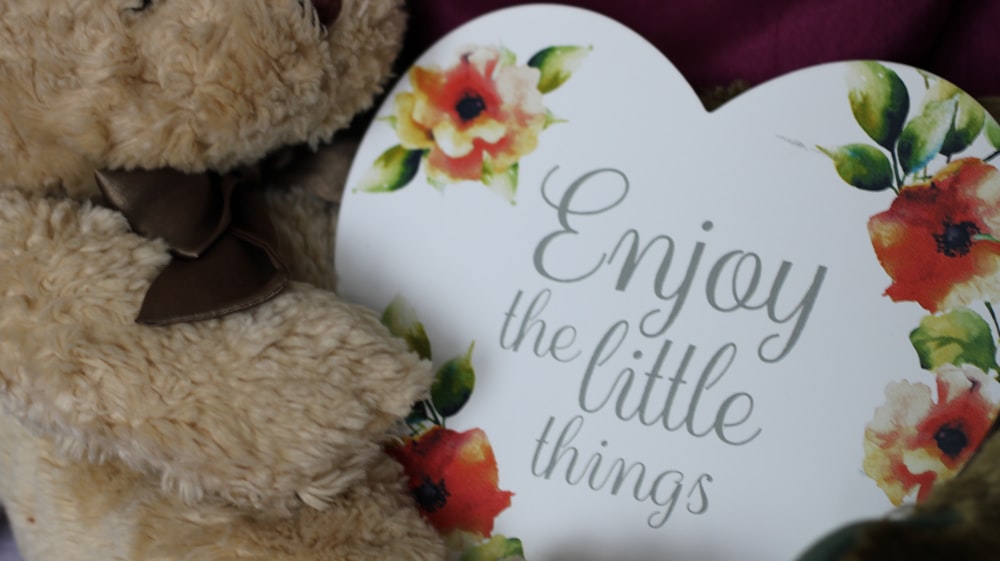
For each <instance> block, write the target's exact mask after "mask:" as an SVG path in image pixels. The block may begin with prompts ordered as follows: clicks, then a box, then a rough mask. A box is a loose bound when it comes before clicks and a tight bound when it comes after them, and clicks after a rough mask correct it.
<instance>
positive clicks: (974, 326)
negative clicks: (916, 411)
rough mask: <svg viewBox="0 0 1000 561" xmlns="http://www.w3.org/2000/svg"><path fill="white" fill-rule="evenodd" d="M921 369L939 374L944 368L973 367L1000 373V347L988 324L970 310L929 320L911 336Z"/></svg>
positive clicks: (932, 317) (931, 317)
mask: <svg viewBox="0 0 1000 561" xmlns="http://www.w3.org/2000/svg"><path fill="white" fill-rule="evenodd" d="M910 342H911V343H912V344H913V348H914V349H915V350H916V351H917V356H918V357H919V358H920V366H921V368H924V369H926V370H932V371H933V370H936V369H937V368H939V367H940V366H942V365H944V364H954V365H955V366H960V365H962V364H972V365H974V366H977V367H979V369H980V370H982V371H983V372H989V371H990V370H994V371H997V370H1000V367H998V366H997V361H996V355H997V347H996V343H995V342H994V341H993V334H992V333H991V332H990V326H989V324H988V323H986V320H984V319H983V318H982V316H980V315H979V314H977V313H975V312H973V311H972V310H969V309H966V308H959V309H957V310H954V311H951V312H948V313H946V314H942V315H939V316H927V317H925V318H924V319H922V320H921V321H920V327H918V328H916V329H914V330H913V331H912V332H911V333H910Z"/></svg>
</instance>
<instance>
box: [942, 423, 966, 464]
mask: <svg viewBox="0 0 1000 561" xmlns="http://www.w3.org/2000/svg"><path fill="white" fill-rule="evenodd" d="M934 440H935V441H937V445H938V449H940V450H941V452H943V453H944V454H945V455H946V456H948V457H949V458H952V459H954V458H957V457H958V455H959V454H961V453H962V451H963V450H965V447H966V446H968V445H969V437H968V436H966V435H965V432H963V431H962V427H960V426H958V425H944V426H943V427H941V428H939V429H938V431H937V432H936V433H934Z"/></svg>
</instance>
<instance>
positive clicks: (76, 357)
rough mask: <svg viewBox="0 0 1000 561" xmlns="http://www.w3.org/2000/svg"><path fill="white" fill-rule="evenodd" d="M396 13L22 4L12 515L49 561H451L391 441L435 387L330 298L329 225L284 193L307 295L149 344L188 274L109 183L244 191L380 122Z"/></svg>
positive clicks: (8, 47)
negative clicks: (208, 178) (238, 184)
mask: <svg viewBox="0 0 1000 561" xmlns="http://www.w3.org/2000/svg"><path fill="white" fill-rule="evenodd" d="M403 27H404V14H403V12H402V7H401V2H400V1H399V0H344V1H343V6H342V9H341V12H340V16H339V18H338V19H337V20H336V21H335V22H334V23H333V24H332V25H331V26H330V27H329V28H327V27H326V26H324V25H322V24H321V23H320V21H319V20H318V18H317V15H316V11H315V9H314V7H313V6H312V5H311V4H310V3H309V2H308V1H298V0H152V1H148V0H146V1H144V0H33V1H31V2H25V1H22V0H0V263H2V266H0V389H2V392H0V402H2V404H3V414H2V415H0V500H2V502H3V506H4V508H5V509H6V510H7V515H8V518H9V519H10V522H11V524H12V526H13V528H14V531H15V535H16V538H17V540H18V544H19V547H20V548H21V549H22V553H23V555H24V557H25V559H26V560H27V561H55V560H59V561H62V560H67V559H73V560H80V561H91V560H92V561H107V560H109V559H120V560H127V561H138V560H179V559H185V560H191V561H194V560H205V561H219V560H229V559H241V560H243V559H247V560H265V559H267V560H293V559H294V560H301V561H305V560H315V561H321V560H335V559H336V560H345V559H351V560H364V559H401V560H407V559H413V560H432V559H438V558H441V556H442V555H443V550H442V546H441V543H440V540H439V538H438V537H437V536H436V534H435V533H434V532H433V530H432V529H430V528H429V527H428V525H427V524H426V523H425V522H424V521H423V520H422V519H421V518H420V516H419V515H418V513H417V511H416V509H415V507H414V505H413V503H412V501H411V499H410V498H409V497H408V496H407V494H406V491H405V489H404V486H403V485H402V483H401V474H400V469H399V467H398V466H397V465H396V464H394V463H393V462H391V461H390V460H388V459H387V458H386V457H385V455H384V454H383V453H382V444H384V442H385V439H386V438H387V436H386V435H387V432H388V430H389V429H390V428H391V426H392V425H393V424H394V423H395V422H396V421H397V420H398V419H399V418H400V417H401V416H403V415H405V414H406V413H407V412H408V411H409V407H410V404H411V403H412V402H414V401H415V400H417V399H420V398H421V397H423V396H424V394H425V392H426V388H427V385H428V384H429V382H430V376H431V372H430V368H429V366H428V365H427V364H426V363H425V362H422V361H420V360H419V359H418V358H417V357H416V356H415V355H413V354H411V353H409V352H408V351H407V350H406V348H405V345H404V344H403V343H402V342H401V341H398V340H396V339H394V338H392V337H391V336H389V334H388V333H387V332H386V330H385V329H384V328H383V327H382V326H381V325H380V324H379V322H378V319H377V317H376V316H375V315H374V314H373V313H372V312H370V311H369V310H366V309H362V308H360V307H357V306H354V305H350V304H347V303H345V302H343V301H341V300H339V299H338V297H337V296H336V295H335V294H334V293H333V292H331V290H330V289H331V288H332V286H333V283H334V278H333V271H332V262H331V260H332V244H333V236H332V233H333V223H332V219H333V218H332V212H331V211H332V206H331V204H330V203H328V202H326V201H323V200H321V199H319V198H316V197H314V196H313V195H312V194H311V192H310V190H308V189H306V188H297V187H294V186H293V187H292V188H291V189H285V190H282V191H277V192H274V193H271V195H270V202H271V206H272V209H273V210H272V218H273V220H274V222H275V229H276V230H277V232H278V234H279V237H280V244H279V248H280V252H281V253H282V254H283V256H284V258H285V259H286V260H287V261H288V262H289V265H290V271H291V275H292V279H293V282H292V283H291V286H290V287H289V288H288V289H287V290H286V291H285V292H284V293H283V294H282V295H280V296H279V297H277V298H276V299H274V300H272V301H270V302H268V303H265V304H263V305H261V306H259V307H256V308H253V309H251V310H248V311H245V312H239V313H236V314H232V315H229V316H225V317H223V318H220V319H212V320H207V321H202V322H196V323H182V324H177V325H173V326H169V327H146V326H140V325H137V324H136V323H135V321H134V320H135V317H136V315H137V312H138V309H139V306H140V304H141V302H142V299H143V295H144V294H145V291H146V288H147V287H148V286H149V284H150V282H151V280H152V279H153V278H154V277H155V276H156V275H157V274H158V272H159V271H160V270H161V269H162V268H163V267H165V266H166V264H167V263H168V262H169V261H170V259H171V256H170V254H169V252H168V249H167V247H166V245H165V244H164V243H163V242H162V241H160V240H154V239H147V238H144V237H141V236H138V235H136V234H134V233H132V232H131V231H130V229H129V227H128V224H127V222H126V220H125V219H124V217H123V216H122V215H121V214H119V213H118V212H116V211H113V210H111V209H109V208H105V207H104V206H102V204H101V203H100V201H99V198H98V192H97V190H96V185H95V182H94V172H95V170H98V169H103V168H121V169H153V168H161V167H171V168H175V169H178V170H181V171H186V172H200V171H205V170H214V171H219V172H225V171H228V170H231V169H234V168H236V167H239V166H244V165H248V164H254V163H256V162H258V161H259V160H260V159H261V158H262V157H264V156H265V155H266V154H268V153H271V152H273V151H274V150H275V149H277V148H280V147H283V146H287V145H292V144H298V143H306V144H307V145H312V146H314V147H315V146H316V145H317V144H318V143H320V142H322V141H327V140H329V139H330V137H331V136H332V135H333V133H334V132H335V131H336V130H338V129H339V128H341V127H343V126H344V125H346V124H347V123H348V122H350V120H351V118H352V117H353V116H354V115H355V114H357V113H358V112H359V111H362V110H363V109H365V108H367V107H368V106H369V105H370V103H371V102H372V99H373V96H374V95H375V94H376V93H377V92H378V91H379V88H380V87H381V85H382V84H383V83H384V81H385V79H386V77H387V74H388V72H389V68H390V64H391V62H392V60H393V57H394V56H395V54H396V52H397V49H398V48H399V44H400V39H401V35H402V32H403Z"/></svg>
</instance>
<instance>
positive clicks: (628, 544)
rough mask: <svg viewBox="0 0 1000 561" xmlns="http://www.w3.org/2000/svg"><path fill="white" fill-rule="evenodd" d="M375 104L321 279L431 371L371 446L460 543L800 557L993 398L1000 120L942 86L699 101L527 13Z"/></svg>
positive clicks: (495, 18) (615, 32) (572, 554)
mask: <svg viewBox="0 0 1000 561" xmlns="http://www.w3.org/2000/svg"><path fill="white" fill-rule="evenodd" d="M379 117H381V118H380V119H379V120H377V121H376V122H375V123H374V124H373V125H372V127H371V129H370V131H369V132H368V134H367V135H366V137H365V139H364V141H363V143H362V145H361V148H360V151H359V152H358V154H357V156H356V159H355V168H354V169H353V170H352V172H351V175H350V177H349V178H348V183H347V188H346V191H347V192H346V193H345V198H344V203H343V208H342V211H341V217H340V225H339V231H338V242H337V249H336V251H337V268H338V271H339V275H340V292H341V294H342V295H343V296H344V297H345V298H347V299H349V300H353V301H358V302H361V303H364V304H367V305H369V306H371V307H373V308H375V309H378V310H385V316H384V319H385V321H386V323H387V324H388V325H389V326H390V328H391V329H392V330H393V331H394V332H395V333H397V334H399V335H401V336H404V337H406V338H407V340H408V341H409V342H410V344H411V345H412V346H413V348H415V349H416V350H418V351H420V352H422V353H423V354H424V355H425V356H428V357H430V358H431V359H432V360H433V361H434V362H435V364H436V365H437V366H438V367H439V368H440V370H439V372H438V380H437V382H436V383H435V386H434V388H433V395H432V399H431V400H429V401H428V402H427V403H422V404H419V406H418V407H417V408H416V409H415V412H414V414H413V415H412V416H411V417H410V419H409V426H408V427H407V430H405V431H404V433H405V434H406V435H408V436H407V437H406V438H405V439H404V440H403V444H402V445H401V446H400V447H399V448H398V449H396V450H395V452H394V453H395V454H396V455H397V457H399V458H400V459H401V461H402V462H403V463H404V464H405V465H406V466H407V468H408V470H409V473H410V482H411V486H412V487H413V489H414V491H415V493H416V494H417V498H418V501H419V502H420V504H421V505H422V507H423V508H424V509H425V511H426V512H427V514H428V518H429V519H430V520H431V521H432V523H434V524H435V526H437V527H438V528H439V529H440V530H441V531H442V532H444V533H445V534H446V535H448V536H449V539H450V541H451V543H452V544H453V545H454V546H455V547H457V548H468V554H467V555H468V556H467V557H466V558H467V559H483V560H486V559H490V560H492V559H511V558H517V557H518V556H523V557H524V558H526V559H530V560H532V561H545V560H557V559H570V558H572V559H585V560H586V559H606V558H616V559H624V560H627V561H643V560H646V559H686V560H700V561H723V560H730V559H767V560H774V559H792V558H794V557H795V555H796V554H797V553H799V552H800V551H801V550H802V549H803V548H805V547H806V546H807V545H809V543H811V542H812V541H814V540H815V539H817V538H818V537H819V536H821V535H823V534H824V533H826V532H828V531H830V530H831V529H833V528H834V527H835V526H838V525H840V524H842V523H844V522H847V521H850V520H854V519H856V518H860V517H872V516H881V515H884V514H886V513H887V512H888V511H890V510H891V509H892V508H893V507H894V505H899V504H903V503H906V502H912V501H915V500H919V498H920V497H922V496H924V495H925V494H926V493H927V492H929V491H930V489H931V488H932V487H933V485H934V483H935V482H938V481H941V480H943V479H945V478H948V477H951V476H952V475H954V474H955V473H956V472H957V470H958V469H959V468H960V466H961V465H962V464H963V463H964V462H965V461H966V460H967V459H968V457H969V456H970V455H971V453H972V452H973V451H974V450H975V448H976V446H978V444H979V442H980V441H981V440H982V438H983V436H984V434H985V431H986V429H987V428H988V427H989V425H990V423H991V421H992V418H993V416H994V415H995V414H996V411H997V404H998V391H997V386H998V383H997V381H996V377H997V371H998V367H997V364H996V344H995V341H996V339H997V333H996V329H997V328H996V320H995V317H994V315H993V312H992V310H993V308H992V305H991V302H992V301H993V300H995V299H996V295H998V294H1000V274H998V270H1000V242H998V241H997V239H996V238H995V237H994V236H998V237H1000V230H998V229H1000V174H998V173H997V171H996V169H995V168H994V167H993V164H994V163H995V162H992V160H993V158H994V157H995V156H996V151H997V147H998V146H1000V128H998V127H997V125H996V122H995V121H993V119H992V118H990V117H989V115H988V114H986V113H985V112H984V111H983V110H982V108H981V107H980V106H979V105H978V104H976V103H975V102H974V101H973V100H972V99H971V98H970V97H969V96H967V95H966V94H964V93H963V92H961V91H960V90H958V89H957V88H955V87H954V86H952V85H951V84H949V83H948V82H946V81H944V80H942V79H940V78H937V77H935V76H932V75H929V74H927V73H924V72H921V71H919V70H917V69H913V68H909V67H905V66H899V65H892V64H888V63H877V62H872V61H859V62H850V63H838V64H830V65H824V66H819V67H814V68H810V69H807V70H804V71H800V72H797V73H794V74H790V75H787V76H784V77H782V78H780V79H777V80H775V81H772V82H769V83H766V84H764V85H762V86H759V87H757V88H755V89H753V90H751V91H749V92H746V93H744V94H742V95H740V96H739V97H738V98H736V99H735V100H733V101H731V102H730V103H728V104H726V105H724V106H723V107H722V108H720V109H718V110H716V111H714V112H711V113H709V112H707V111H706V110H705V109H704V107H703V106H702V105H701V104H700V102H699V100H698V98H697V96H696V95H695V93H694V92H693V90H692V89H691V88H690V86H689V85H688V84H687V83H686V81H685V80H684V78H683V76H681V75H680V74H679V73H678V72H677V70H676V69H675V68H674V67H673V66H672V65H671V63H670V62H669V61H668V60H667V59H665V58H664V57H663V56H662V55H661V54H660V53H659V52H658V51H656V50H655V49H654V48H653V47H652V46H651V45H649V44H648V43H646V42H645V41H644V40H643V39H641V38H640V37H638V36H637V35H636V34H634V33H633V32H631V31H629V30H628V29H626V28H624V27H623V26H621V25H619V24H617V23H616V22H614V21H611V20H609V19H607V18H604V17H602V16H599V15H596V14H593V13H590V12H586V11H583V10H579V9H573V8H567V7H557V6H551V5H537V6H526V7H520V8H514V9H508V10H503V11H500V12H496V13H493V14H491V15H488V16H486V17H483V18H480V19H478V20H476V21H474V22H471V23H469V24H467V25H465V26H464V27H462V28H460V29H458V30H456V31H455V32H453V33H452V34H451V35H449V36H448V37H446V38H445V39H443V40H442V41H441V42H440V43H438V44H437V45H436V46H435V47H433V48H432V49H431V50H430V51H428V52H427V53H426V54H425V55H424V56H423V57H422V58H421V59H420V60H419V61H418V62H417V64H416V66H415V67H414V68H413V69H411V70H410V72H408V73H407V74H406V75H405V76H404V77H403V78H402V79H401V81H400V83H399V84H398V85H397V87H396V88H395V90H394V91H393V92H392V93H391V94H390V96H389V97H388V98H387V102H386V104H385V106H384V107H382V109H381V110H380V112H379ZM515 538H516V539H515Z"/></svg>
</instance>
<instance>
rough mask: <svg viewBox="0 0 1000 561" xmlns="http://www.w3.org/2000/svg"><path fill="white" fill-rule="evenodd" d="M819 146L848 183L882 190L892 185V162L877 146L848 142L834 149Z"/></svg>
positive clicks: (862, 187)
mask: <svg viewBox="0 0 1000 561" xmlns="http://www.w3.org/2000/svg"><path fill="white" fill-rule="evenodd" d="M817 148H819V150H820V151H821V152H823V153H824V154H826V155H827V156H829V157H830V159H831V160H833V165H834V167H836V169H837V174H838V175H840V177H841V179H843V180H844V181H846V182H847V184H848V185H853V186H854V187H857V188H858V189H863V190H865V191H882V190H884V189H888V188H890V187H892V177H893V176H892V163H890V162H889V158H888V157H887V156H886V155H885V153H884V152H882V151H881V150H879V149H878V148H876V147H875V146H869V145H867V144H847V145H844V146H840V147H837V148H832V149H830V148H823V147H822V146H817Z"/></svg>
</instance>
